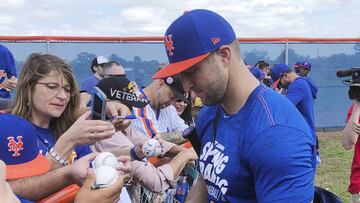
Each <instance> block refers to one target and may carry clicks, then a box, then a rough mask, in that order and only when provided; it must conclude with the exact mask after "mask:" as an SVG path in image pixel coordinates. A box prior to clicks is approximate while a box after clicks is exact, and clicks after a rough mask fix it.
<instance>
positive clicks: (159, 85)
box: [157, 79, 165, 87]
mask: <svg viewBox="0 0 360 203" xmlns="http://www.w3.org/2000/svg"><path fill="white" fill-rule="evenodd" d="M157 84H158V87H161V86H164V85H165V81H164V80H163V79H158V82H157Z"/></svg>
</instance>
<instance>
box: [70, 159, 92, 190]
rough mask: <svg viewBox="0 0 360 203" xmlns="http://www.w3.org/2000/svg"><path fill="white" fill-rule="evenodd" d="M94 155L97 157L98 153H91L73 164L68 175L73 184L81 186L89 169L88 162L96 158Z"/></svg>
mask: <svg viewBox="0 0 360 203" xmlns="http://www.w3.org/2000/svg"><path fill="white" fill-rule="evenodd" d="M96 155H98V153H91V154H88V155H86V156H84V157H82V158H81V159H79V160H77V161H75V162H74V164H73V165H72V166H71V167H72V168H71V173H70V177H71V180H72V182H73V183H75V184H77V185H79V186H81V185H82V184H83V182H84V181H85V178H86V175H87V173H88V169H89V168H90V162H91V161H93V160H94V159H95V158H96Z"/></svg>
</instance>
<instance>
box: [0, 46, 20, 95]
mask: <svg viewBox="0 0 360 203" xmlns="http://www.w3.org/2000/svg"><path fill="white" fill-rule="evenodd" d="M16 84H17V74H16V68H15V61H14V57H13V55H12V53H11V52H10V51H9V49H8V48H6V47H5V46H3V45H1V44H0V97H1V98H10V92H11V91H13V90H14V89H15V87H16Z"/></svg>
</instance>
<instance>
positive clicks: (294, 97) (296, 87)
mask: <svg viewBox="0 0 360 203" xmlns="http://www.w3.org/2000/svg"><path fill="white" fill-rule="evenodd" d="M304 93H305V84H302V83H301V82H297V81H295V82H293V83H291V84H290V85H289V87H288V91H287V93H286V97H287V98H288V99H289V100H290V101H291V102H292V103H293V104H294V105H295V106H296V105H297V104H298V103H299V102H300V101H301V100H302V99H303V98H304Z"/></svg>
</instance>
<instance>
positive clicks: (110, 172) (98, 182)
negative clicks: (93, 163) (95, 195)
mask: <svg viewBox="0 0 360 203" xmlns="http://www.w3.org/2000/svg"><path fill="white" fill-rule="evenodd" d="M95 176H96V178H95V182H94V188H104V187H109V186H110V185H112V184H114V183H115V182H116V180H117V178H118V176H119V175H118V172H117V171H116V169H114V168H112V167H111V166H107V165H103V166H100V167H99V168H96V169H95Z"/></svg>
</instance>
